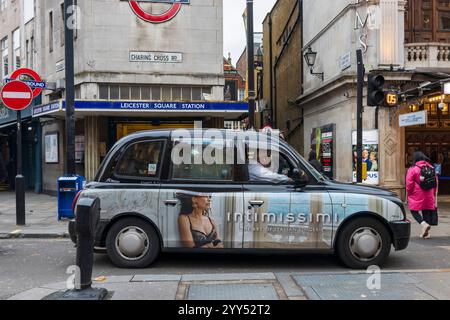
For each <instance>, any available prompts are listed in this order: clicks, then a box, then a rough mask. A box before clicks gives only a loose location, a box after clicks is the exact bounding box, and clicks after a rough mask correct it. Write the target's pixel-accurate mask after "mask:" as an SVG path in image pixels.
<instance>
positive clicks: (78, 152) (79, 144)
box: [75, 136, 84, 163]
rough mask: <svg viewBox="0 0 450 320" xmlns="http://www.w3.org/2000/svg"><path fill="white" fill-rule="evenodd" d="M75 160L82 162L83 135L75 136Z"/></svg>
mask: <svg viewBox="0 0 450 320" xmlns="http://www.w3.org/2000/svg"><path fill="white" fill-rule="evenodd" d="M75 162H76V163H84V136H75Z"/></svg>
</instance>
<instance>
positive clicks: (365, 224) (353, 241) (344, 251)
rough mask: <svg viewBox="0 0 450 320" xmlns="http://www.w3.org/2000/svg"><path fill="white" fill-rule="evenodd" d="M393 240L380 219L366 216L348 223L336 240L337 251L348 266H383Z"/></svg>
mask: <svg viewBox="0 0 450 320" xmlns="http://www.w3.org/2000/svg"><path fill="white" fill-rule="evenodd" d="M391 246H392V240H391V235H390V233H389V230H388V229H387V228H386V226H385V225H383V224H382V223H381V222H380V221H378V220H376V219H373V218H369V217H364V218H359V219H354V220H353V221H350V222H349V223H348V224H346V225H345V226H344V227H343V229H342V231H341V232H340V234H339V235H338V239H337V241H336V253H337V255H338V257H339V259H340V260H341V261H342V263H344V264H345V265H346V266H347V267H349V268H353V269H366V268H368V267H370V266H381V265H382V264H383V263H384V262H385V261H386V259H387V258H388V256H389V253H390V251H391Z"/></svg>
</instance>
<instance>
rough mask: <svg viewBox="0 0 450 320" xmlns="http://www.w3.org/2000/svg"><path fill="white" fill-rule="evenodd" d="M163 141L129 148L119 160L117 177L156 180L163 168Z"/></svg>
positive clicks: (137, 144) (142, 143) (139, 144)
mask: <svg viewBox="0 0 450 320" xmlns="http://www.w3.org/2000/svg"><path fill="white" fill-rule="evenodd" d="M162 148H163V142H162V141H151V142H149V141H146V142H139V143H135V144H133V145H131V146H129V147H128V149H127V150H126V151H125V154H124V155H123V156H122V158H121V159H120V160H119V163H118V165H117V167H116V172H115V175H116V176H118V177H119V178H120V177H130V178H155V177H157V176H158V175H159V171H160V167H161V161H160V160H161V154H162Z"/></svg>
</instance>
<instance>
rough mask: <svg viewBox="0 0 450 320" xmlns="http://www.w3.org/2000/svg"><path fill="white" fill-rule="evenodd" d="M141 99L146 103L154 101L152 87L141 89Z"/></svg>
mask: <svg viewBox="0 0 450 320" xmlns="http://www.w3.org/2000/svg"><path fill="white" fill-rule="evenodd" d="M141 99H142V100H144V101H150V100H152V87H149V86H143V87H141Z"/></svg>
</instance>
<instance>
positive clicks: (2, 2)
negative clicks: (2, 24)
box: [0, 0, 8, 11]
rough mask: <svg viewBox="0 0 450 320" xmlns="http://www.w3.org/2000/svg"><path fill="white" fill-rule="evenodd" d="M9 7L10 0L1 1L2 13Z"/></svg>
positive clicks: (0, 8) (0, 9)
mask: <svg viewBox="0 0 450 320" xmlns="http://www.w3.org/2000/svg"><path fill="white" fill-rule="evenodd" d="M6 7H8V0H0V11H3V10H5V9H6Z"/></svg>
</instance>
